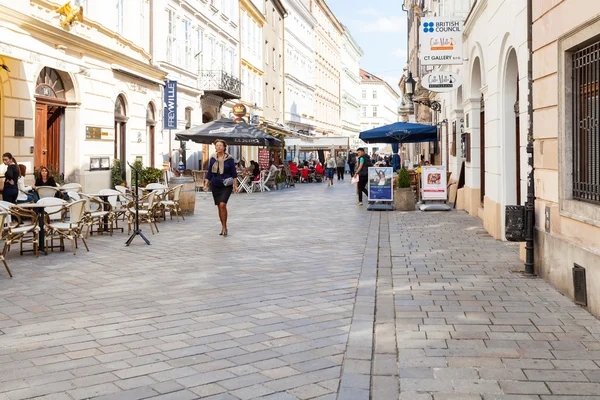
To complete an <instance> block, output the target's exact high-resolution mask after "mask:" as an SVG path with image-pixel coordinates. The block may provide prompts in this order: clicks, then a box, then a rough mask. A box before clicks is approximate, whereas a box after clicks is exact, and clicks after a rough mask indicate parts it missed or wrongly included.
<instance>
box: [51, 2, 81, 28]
mask: <svg viewBox="0 0 600 400" xmlns="http://www.w3.org/2000/svg"><path fill="white" fill-rule="evenodd" d="M56 12H57V13H59V14H60V15H62V16H63V17H64V18H62V19H61V21H60V25H61V26H62V27H63V28H64V29H67V28H70V27H71V26H73V22H75V21H79V22H83V6H79V7H72V6H71V2H70V1H69V2H68V3H66V4H64V5H63V6H62V7H60V8H59V9H57V10H56Z"/></svg>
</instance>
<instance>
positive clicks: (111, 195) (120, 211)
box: [98, 189, 131, 232]
mask: <svg viewBox="0 0 600 400" xmlns="http://www.w3.org/2000/svg"><path fill="white" fill-rule="evenodd" d="M98 194H100V195H105V196H107V199H108V202H109V203H110V205H111V207H112V213H111V214H110V218H111V224H112V223H113V222H114V224H115V227H114V229H120V230H121V232H122V231H123V228H119V221H125V219H126V214H127V205H128V204H129V203H130V202H131V197H130V196H128V195H126V194H123V193H121V192H120V191H118V190H114V189H102V190H100V191H99V192H98Z"/></svg>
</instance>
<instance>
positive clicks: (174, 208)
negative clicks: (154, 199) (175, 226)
mask: <svg viewBox="0 0 600 400" xmlns="http://www.w3.org/2000/svg"><path fill="white" fill-rule="evenodd" d="M181 189H183V185H177V186H175V187H174V188H172V189H170V190H169V191H168V192H167V193H166V194H165V200H161V202H160V206H161V208H162V211H163V215H164V212H165V211H166V210H169V216H170V217H171V219H173V213H175V216H176V217H177V222H179V216H180V215H181V218H182V219H183V220H184V221H185V217H184V216H183V213H182V212H181V206H180V205H179V198H180V196H181ZM164 218H165V219H166V217H164Z"/></svg>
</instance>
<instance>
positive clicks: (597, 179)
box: [572, 41, 600, 204]
mask: <svg viewBox="0 0 600 400" xmlns="http://www.w3.org/2000/svg"><path fill="white" fill-rule="evenodd" d="M572 57H573V58H572V74H573V91H572V92H573V97H572V101H573V121H572V129H573V138H572V139H573V150H572V151H573V165H572V168H573V199H576V200H581V201H585V202H590V203H595V204H600V145H599V144H598V142H599V140H600V129H599V127H598V120H599V119H600V101H599V100H598V97H599V95H600V87H599V86H598V85H599V84H600V76H599V74H598V71H599V70H600V41H596V43H594V44H592V45H589V46H587V47H585V48H583V49H580V50H577V51H575V52H574V53H573V55H572Z"/></svg>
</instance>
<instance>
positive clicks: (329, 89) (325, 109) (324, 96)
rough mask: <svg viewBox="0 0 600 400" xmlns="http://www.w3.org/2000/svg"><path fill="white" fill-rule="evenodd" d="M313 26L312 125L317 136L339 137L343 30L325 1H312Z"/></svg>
mask: <svg viewBox="0 0 600 400" xmlns="http://www.w3.org/2000/svg"><path fill="white" fill-rule="evenodd" d="M310 10H311V12H312V14H313V16H314V17H315V19H316V20H317V25H316V26H315V29H314V33H315V62H314V72H313V73H314V77H315V121H316V124H317V127H316V133H317V134H318V135H337V136H339V135H341V121H340V107H341V103H340V67H341V53H340V43H341V36H342V34H343V33H344V29H343V27H342V25H341V24H340V22H339V21H338V20H337V18H336V17H335V15H334V14H333V12H331V10H330V9H329V7H328V6H327V4H326V3H325V1H324V0H311V3H310Z"/></svg>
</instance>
